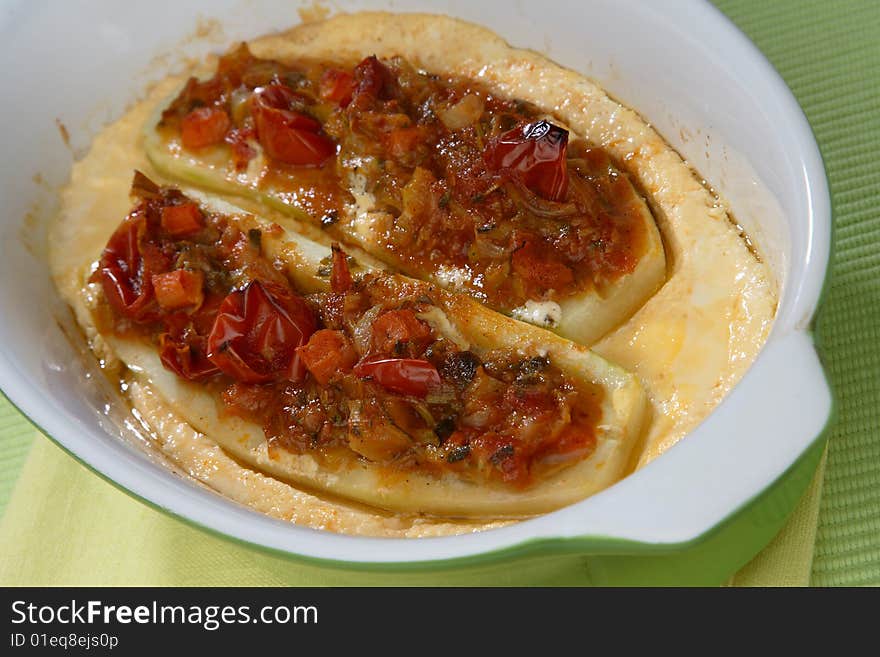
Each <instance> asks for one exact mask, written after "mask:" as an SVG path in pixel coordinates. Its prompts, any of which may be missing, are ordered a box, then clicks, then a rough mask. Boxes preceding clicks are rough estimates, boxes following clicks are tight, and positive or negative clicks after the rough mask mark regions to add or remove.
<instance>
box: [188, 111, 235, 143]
mask: <svg viewBox="0 0 880 657" xmlns="http://www.w3.org/2000/svg"><path fill="white" fill-rule="evenodd" d="M231 125H232V122H231V121H230V120H229V115H228V114H227V113H226V111H225V110H222V109H220V108H217V107H199V108H197V109H194V110H193V111H192V112H190V113H189V114H187V115H186V116H185V117H183V120H182V121H181V122H180V140H181V141H182V142H183V146H184V148H204V147H206V146H213V145H214V144H219V143H220V142H221V141H223V137H225V136H226V132H227V130H229V127H230V126H231Z"/></svg>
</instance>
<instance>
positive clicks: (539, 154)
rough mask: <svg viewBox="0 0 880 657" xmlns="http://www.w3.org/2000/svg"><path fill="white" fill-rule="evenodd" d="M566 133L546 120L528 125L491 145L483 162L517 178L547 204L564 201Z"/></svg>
mask: <svg viewBox="0 0 880 657" xmlns="http://www.w3.org/2000/svg"><path fill="white" fill-rule="evenodd" d="M567 147H568V130H564V129H563V128H560V127H559V126H557V125H553V124H552V123H550V122H549V121H538V122H536V123H528V124H526V125H523V126H519V127H516V128H514V129H513V130H509V131H508V132H505V133H504V134H502V135H501V136H500V137H498V138H497V139H495V140H493V141H492V142H490V143H489V144H488V145H487V147H486V150H485V152H484V153H483V159H484V160H485V162H486V164H487V165H488V166H489V167H490V168H491V169H494V170H495V171H500V172H503V173H506V174H508V175H510V176H512V177H514V178H517V179H519V180H520V182H522V184H523V185H525V186H526V187H528V188H529V189H530V190H531V191H533V192H534V193H535V194H537V195H539V196H542V197H543V198H545V199H547V200H549V201H563V200H565V195H566V194H567V192H568V167H567V164H566V160H565V158H566V152H567Z"/></svg>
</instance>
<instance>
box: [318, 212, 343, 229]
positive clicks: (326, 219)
mask: <svg viewBox="0 0 880 657" xmlns="http://www.w3.org/2000/svg"><path fill="white" fill-rule="evenodd" d="M337 221H339V212H338V211H337V210H328V211H327V214H325V215H324V216H323V217H321V225H322V226H324V227H327V226H332V225H333V224H335V223H336V222H337Z"/></svg>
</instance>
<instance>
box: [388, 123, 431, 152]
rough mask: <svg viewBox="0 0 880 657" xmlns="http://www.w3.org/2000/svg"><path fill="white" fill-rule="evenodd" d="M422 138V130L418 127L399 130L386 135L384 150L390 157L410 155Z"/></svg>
mask: <svg viewBox="0 0 880 657" xmlns="http://www.w3.org/2000/svg"><path fill="white" fill-rule="evenodd" d="M423 138H424V136H423V134H422V130H421V129H419V128H418V127H411V128H400V129H398V130H394V131H392V132H390V133H388V135H387V136H386V138H385V148H386V149H387V150H388V154H389V155H391V157H394V158H401V157H404V156H406V154H407V153H412V151H414V150H415V148H416V146H418V145H419V142H421V141H422V139H423Z"/></svg>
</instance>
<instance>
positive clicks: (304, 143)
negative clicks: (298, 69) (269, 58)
mask: <svg viewBox="0 0 880 657" xmlns="http://www.w3.org/2000/svg"><path fill="white" fill-rule="evenodd" d="M296 98H297V96H296V94H295V93H294V92H293V90H291V89H290V88H289V87H286V86H284V85H283V84H281V83H278V82H273V83H272V84H270V85H268V86H267V87H265V88H264V89H262V90H261V91H259V92H257V93H256V94H254V99H253V107H252V110H251V111H252V114H253V117H254V125H255V127H256V129H257V139H258V140H259V142H260V144H261V145H262V146H263V148H264V149H265V150H266V153H267V154H268V155H269V157H271V158H273V159H275V160H278V161H280V162H285V163H287V164H296V165H300V166H320V165H321V164H323V163H324V162H325V161H326V160H327V159H328V158H330V157H332V156H333V155H334V154H335V153H336V146H335V145H334V144H333V142H332V141H330V139H328V138H327V137H325V136H324V135H322V134H319V131H320V129H321V124H320V123H318V122H317V121H316V120H315V119H313V118H312V117H310V116H307V115H305V114H303V113H301V112H297V111H295V110H292V109H290V107H291V106H292V105H294V104H295V101H296Z"/></svg>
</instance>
